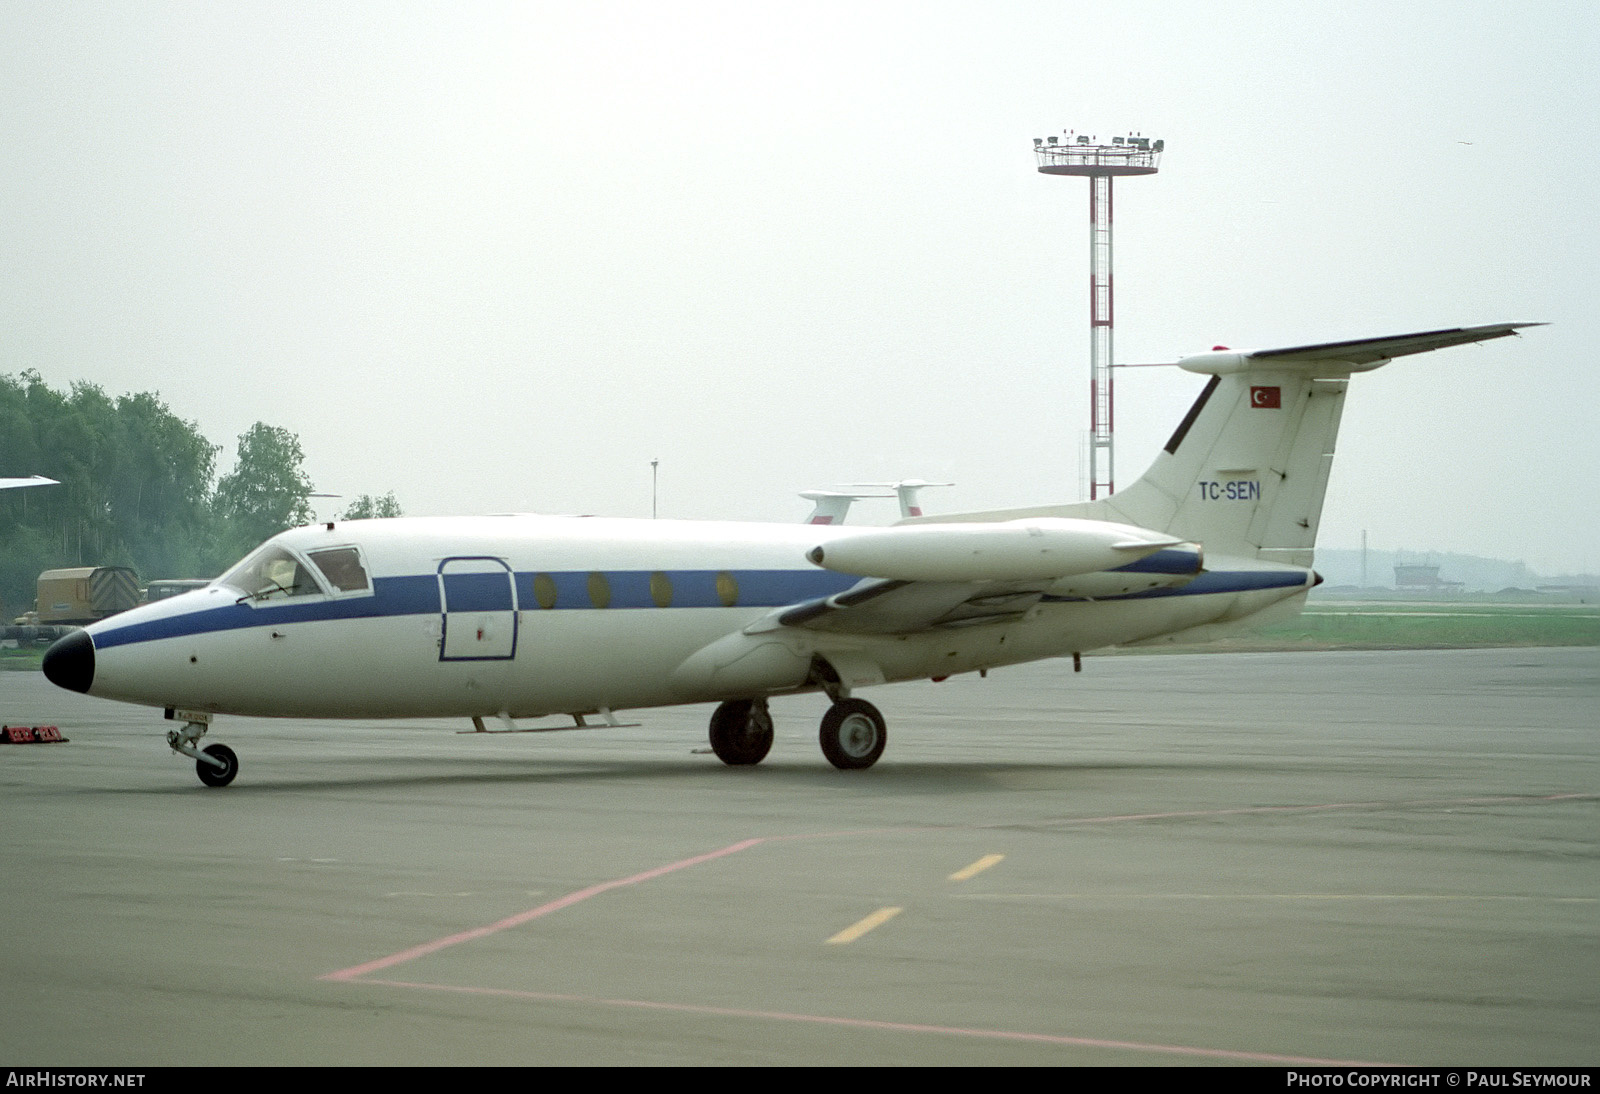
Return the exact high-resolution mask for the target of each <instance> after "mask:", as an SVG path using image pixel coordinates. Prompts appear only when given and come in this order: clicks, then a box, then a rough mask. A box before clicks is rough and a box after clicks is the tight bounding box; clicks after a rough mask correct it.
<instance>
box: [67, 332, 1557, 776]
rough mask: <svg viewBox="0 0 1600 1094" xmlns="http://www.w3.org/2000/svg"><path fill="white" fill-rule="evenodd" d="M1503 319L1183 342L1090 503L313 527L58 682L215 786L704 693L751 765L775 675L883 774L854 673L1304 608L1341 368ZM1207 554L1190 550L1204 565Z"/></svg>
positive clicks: (114, 621) (1023, 652)
mask: <svg viewBox="0 0 1600 1094" xmlns="http://www.w3.org/2000/svg"><path fill="white" fill-rule="evenodd" d="M1530 325H1533V324H1511V323H1508V324H1501V325H1497V326H1485V327H1471V328H1464V329H1454V330H1438V331H1428V332H1425V333H1420V334H1408V335H1400V336H1397V337H1392V338H1375V339H1367V340H1362V341H1355V342H1337V343H1330V344H1324V345H1312V346H1298V347H1293V348H1290V349H1275V350H1263V351H1255V352H1228V351H1223V350H1218V351H1214V352H1212V353H1206V354H1201V355H1199V356H1195V357H1189V358H1185V359H1184V360H1182V361H1180V362H1178V364H1179V365H1180V366H1181V367H1182V368H1185V369H1188V370H1189V371H1191V372H1197V373H1202V374H1205V375H1208V376H1210V377H1211V379H1210V381H1209V382H1208V383H1207V384H1206V387H1205V389H1204V390H1203V391H1202V392H1201V393H1200V396H1199V398H1198V399H1197V400H1196V401H1195V404H1194V406H1193V407H1192V408H1191V409H1190V410H1189V413H1188V414H1187V415H1185V417H1184V419H1183V421H1182V422H1181V423H1180V424H1179V425H1178V428H1177V431H1176V432H1175V433H1173V435H1172V439H1171V440H1170V441H1168V442H1167V445H1166V448H1165V450H1164V451H1163V452H1162V453H1161V454H1160V455H1158V456H1157V457H1156V461H1155V463H1154V464H1153V465H1152V466H1151V468H1150V470H1149V471H1148V472H1146V473H1145V475H1144V477H1143V478H1141V479H1139V480H1138V481H1137V482H1135V483H1134V484H1133V485H1131V486H1129V487H1128V488H1126V489H1125V490H1122V491H1120V492H1119V493H1117V494H1114V495H1112V496H1111V497H1108V498H1103V499H1100V500H1097V501H1091V502H1082V503H1078V504H1068V505H1052V506H1045V507H1041V508H1036V509H1010V510H1000V511H990V512H981V513H963V514H957V515H942V516H938V517H922V518H914V519H912V520H909V521H904V522H902V523H900V524H898V525H895V526H894V527H890V528H849V527H837V526H833V527H824V526H818V525H804V524H738V523H729V522H690V521H666V520H659V521H658V520H615V519H601V518H592V517H544V516H507V517H481V518H459V519H443V518H400V519H393V520H358V521H348V522H336V521H330V522H327V523H323V524H316V525H312V526H309V527H305V528H296V529H293V530H291V531H287V532H284V533H282V534H281V535H278V536H274V537H273V538H272V539H270V540H268V541H267V542H266V543H265V544H263V545H262V546H261V547H260V548H258V549H257V550H256V551H255V552H254V553H253V554H251V555H249V556H248V557H246V558H245V559H244V561H242V562H240V563H239V564H238V565H237V566H235V567H234V568H233V569H231V570H229V571H228V572H227V573H226V574H224V575H223V576H222V577H220V578H218V579H217V580H216V581H214V582H213V583H212V584H211V585H210V586H208V587H207V588H205V589H200V590H196V591H194V592H190V593H186V594H183V595H181V596H176V597H172V598H170V599H168V600H163V601H160V602H158V603H153V604H148V605H145V606H143V607H139V608H135V609H133V610H132V611H127V612H123V613H122V614H120V615H117V616H115V617H113V618H111V619H107V620H103V621H101V622H98V623H95V624H92V625H91V626H89V627H88V628H86V629H84V630H81V631H76V632H74V633H73V634H71V635H68V636H67V637H65V638H63V639H61V640H60V641H58V642H57V643H56V644H55V645H53V646H52V647H51V648H50V649H49V651H48V652H47V653H46V654H45V659H44V672H45V675H46V676H48V677H49V679H50V680H52V681H54V682H55V683H56V684H58V685H60V686H61V687H64V688H70V689H72V690H74V691H80V692H85V693H87V694H89V695H92V696H103V697H105V698H108V699H118V700H122V701H124V702H130V703H142V704H145V705H148V706H153V707H164V708H166V711H167V717H168V718H171V719H173V720H174V721H175V722H178V723H180V724H181V726H182V728H179V729H174V730H172V731H171V732H169V733H168V735H167V740H168V743H169V744H170V745H171V746H172V748H173V749H175V750H176V751H178V752H180V753H182V754H184V755H186V756H189V757H191V758H193V759H194V760H195V767H196V770H197V772H198V773H199V776H200V778H201V780H202V781H204V782H206V783H208V784H210V785H212V786H222V785H226V784H227V783H228V782H230V781H231V780H232V779H233V777H234V775H235V773H236V772H237V771H238V759H237V757H236V756H235V755H234V753H233V751H232V750H231V749H229V748H228V747H227V746H226V745H221V744H213V745H210V746H209V747H207V748H206V749H205V750H204V751H201V750H200V748H199V740H200V738H201V736H202V734H204V733H205V732H206V729H207V726H208V725H209V724H210V722H211V719H212V716H213V715H216V714H239V715H255V716H278V717H300V718H385V717H392V718H417V717H455V718H461V719H463V720H466V719H471V720H472V722H473V724H474V725H475V726H476V727H477V728H478V729H479V730H483V728H484V719H486V718H497V719H499V721H500V723H501V724H503V725H506V726H507V727H508V728H514V725H515V723H514V720H515V719H519V718H535V717H542V716H546V715H553V714H565V715H568V716H570V717H572V718H573V719H574V722H575V726H574V727H571V728H576V727H577V726H585V725H588V724H589V723H586V722H585V721H584V719H585V717H586V716H598V717H599V718H601V719H602V720H603V721H604V722H605V723H607V724H613V725H614V724H617V723H616V722H615V718H614V714H613V712H614V711H619V710H628V709H639V708H646V707H657V706H667V705H673V704H681V703H700V702H716V703H719V704H720V705H719V706H718V707H717V708H716V712H715V713H714V714H713V715H712V716H711V727H710V736H711V748H712V750H713V751H714V752H715V753H716V755H717V756H718V757H719V758H721V759H722V760H723V762H725V763H728V764H754V763H759V762H760V761H761V760H762V759H763V758H764V757H765V756H766V754H767V751H768V749H769V748H770V747H771V745H772V738H773V730H772V720H771V717H770V716H769V714H768V712H767V701H768V699H769V698H770V697H771V696H774V695H784V694H790V693H795V692H808V691H821V692H824V693H826V695H827V697H828V699H829V700H830V702H831V705H830V707H829V708H828V711H827V713H826V714H825V715H824V717H823V719H822V726H821V731H820V739H821V744H822V751H823V754H824V755H825V756H826V757H827V758H828V760H829V761H830V762H831V763H833V764H834V766H836V767H839V768H864V767H869V766H871V765H872V764H873V763H874V762H875V761H876V760H877V759H878V757H879V756H880V755H881V754H882V753H883V749H884V743H885V741H886V739H887V733H886V730H885V725H884V719H883V716H882V715H881V714H880V713H879V712H878V710H877V708H876V707H874V706H873V705H872V704H871V703H868V702H866V701H865V700H863V699H861V698H859V697H858V696H857V694H856V693H857V691H859V690H860V689H862V688H866V687H869V686H871V685H874V684H882V683H886V682H892V681H900V680H916V679H930V678H931V679H935V680H938V679H943V678H944V677H947V676H950V675H952V674H954V673H964V672H973V671H980V672H981V671H985V670H987V669H990V668H994V667H996V666H1000V665H1011V664H1017V663H1019V662H1024V661H1033V660H1037V659H1039V658H1046V657H1061V656H1065V655H1068V654H1073V655H1076V654H1077V653H1079V652H1081V651H1084V650H1092V649H1098V648H1101V647H1105V646H1113V645H1128V644H1139V643H1154V642H1174V641H1190V640H1202V639H1207V638H1211V637H1215V636H1218V635H1221V634H1225V633H1228V632H1230V631H1233V630H1236V629H1239V628H1241V627H1247V626H1254V625H1257V624H1260V623H1263V622H1268V621H1271V620H1273V619H1276V618H1280V617H1285V616H1292V615H1293V614H1294V613H1296V612H1297V611H1298V610H1299V608H1300V606H1301V604H1302V603H1303V602H1304V599H1305V596H1306V593H1307V592H1308V591H1309V590H1310V589H1311V588H1312V586H1313V585H1315V584H1317V583H1318V582H1319V581H1320V580H1321V579H1320V578H1319V577H1317V575H1316V574H1315V573H1314V572H1313V571H1312V570H1311V568H1310V567H1311V553H1312V545H1313V544H1314V542H1315V539H1316V530H1317V521H1318V517H1319V515H1320V513H1321V511H1322V499H1323V491H1324V489H1325V488H1326V486H1327V482H1328V470H1329V465H1330V462H1331V460H1332V453H1333V442H1334V435H1335V433H1336V432H1337V429H1338V425H1339V415H1340V410H1341V408H1342V407H1343V405H1344V395H1345V387H1346V385H1347V383H1348V381H1349V378H1350V376H1351V374H1353V373H1356V372H1363V371H1366V370H1369V369H1373V368H1377V367H1378V366H1380V365H1382V364H1384V363H1386V362H1387V361H1388V360H1389V359H1390V358H1393V357H1398V356H1402V355H1405V354H1412V353H1422V352H1424V351H1427V350H1435V349H1441V348H1443V347H1446V346H1455V345H1460V344H1464V343H1467V342H1482V341H1486V340H1488V339H1492V338H1501V337H1504V336H1506V335H1509V334H1513V333H1515V332H1516V330H1517V329H1518V328H1519V327H1521V326H1530ZM1202 551H1203V552H1204V555H1203V563H1202Z"/></svg>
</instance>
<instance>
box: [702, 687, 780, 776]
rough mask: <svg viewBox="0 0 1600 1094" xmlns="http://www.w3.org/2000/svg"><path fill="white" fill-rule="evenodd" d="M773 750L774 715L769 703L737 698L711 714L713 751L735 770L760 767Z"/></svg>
mask: <svg viewBox="0 0 1600 1094" xmlns="http://www.w3.org/2000/svg"><path fill="white" fill-rule="evenodd" d="M771 750H772V715H770V714H768V713H767V704H766V703H765V702H756V701H754V700H750V699H735V700H733V701H731V702H727V703H723V704H722V705H721V706H719V707H718V708H717V709H716V711H715V712H714V713H713V714H712V715H711V751H713V752H715V753H716V754H717V759H719V760H721V761H722V762H723V763H725V764H728V765H729V766H731V767H746V766H749V765H750V764H758V763H760V762H761V761H762V760H764V759H766V758H767V753H768V752H770V751H771Z"/></svg>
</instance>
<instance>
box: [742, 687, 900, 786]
mask: <svg viewBox="0 0 1600 1094" xmlns="http://www.w3.org/2000/svg"><path fill="white" fill-rule="evenodd" d="M817 737H818V740H819V741H820V743H821V745H822V754H823V755H824V756H826V757H827V758H828V762H829V763H831V764H832V765H833V766H834V767H837V768H839V769H840V770H843V771H849V770H858V769H860V768H864V767H871V766H872V765H873V764H875V763H877V762H878V757H879V756H882V755H883V747H884V745H886V744H888V743H889V729H888V726H887V725H886V724H885V723H884V720H883V715H882V714H880V713H879V712H878V708H877V707H875V706H873V705H872V704H871V703H869V702H867V701H866V700H865V699H839V700H837V701H836V702H835V703H834V704H833V705H832V706H831V707H829V708H828V713H826V714H824V715H823V716H822V727H821V729H820V730H819V732H818V734H817ZM771 748H772V715H771V714H769V713H768V712H767V701H766V700H765V699H735V700H733V701H731V702H727V703H723V704H722V705H721V706H719V707H718V708H717V709H716V712H715V713H713V714H712V715H711V751H712V752H715V753H716V754H717V759H719V760H721V761H722V762H723V763H725V764H728V765H729V766H731V767H743V766H747V765H749V764H758V763H760V762H761V761H762V760H764V759H766V756H767V753H768V752H769V751H770V750H771Z"/></svg>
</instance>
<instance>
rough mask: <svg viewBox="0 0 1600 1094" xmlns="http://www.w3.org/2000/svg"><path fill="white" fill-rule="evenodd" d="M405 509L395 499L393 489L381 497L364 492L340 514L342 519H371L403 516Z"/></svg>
mask: <svg viewBox="0 0 1600 1094" xmlns="http://www.w3.org/2000/svg"><path fill="white" fill-rule="evenodd" d="M403 516H405V511H404V510H402V509H401V508H400V503H399V502H398V501H395V500H394V491H393V490H391V491H389V492H388V493H387V494H385V495H383V497H381V498H375V497H373V496H372V495H371V494H362V495H361V496H360V497H358V498H356V500H355V501H353V502H351V503H350V504H349V505H347V506H345V509H344V512H342V513H340V514H339V519H340V520H370V519H372V518H373V517H403Z"/></svg>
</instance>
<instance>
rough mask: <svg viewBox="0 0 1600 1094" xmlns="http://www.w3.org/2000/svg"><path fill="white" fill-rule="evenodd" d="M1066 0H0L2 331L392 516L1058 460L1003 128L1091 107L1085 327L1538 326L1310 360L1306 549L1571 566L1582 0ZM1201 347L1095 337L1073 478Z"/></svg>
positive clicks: (1188, 384) (74, 374)
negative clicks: (1315, 452) (1314, 391)
mask: <svg viewBox="0 0 1600 1094" xmlns="http://www.w3.org/2000/svg"><path fill="white" fill-rule="evenodd" d="M1114 9H1115V10H1114V11H1113V5H1107V4H1103V3H1095V4H1087V3H1085V4H1079V3H1066V2H1056V3H1003V2H1001V3H995V2H988V3H932V2H928V3H908V4H897V3H861V2H855V3H845V4H831V3H794V4H787V5H782V6H781V7H780V6H777V5H765V4H751V3H747V2H746V3H727V4H721V3H664V2H657V3H597V2H592V0H584V2H581V3H579V2H571V3H544V4H541V3H507V4H493V3H461V2H452V3H448V4H446V3H430V4H405V3H396V2H391V0H384V2H376V0H375V2H372V3H342V4H341V3H327V2H319V3H307V4H296V3H286V2H274V3H267V4H246V3H222V4H218V3H211V2H203V3H193V4H169V3H156V2H143V3H108V2H96V3H73V2H62V3H50V4H39V3H33V2H17V0H0V285H3V291H0V371H3V372H17V371H21V370H22V369H25V368H33V369H37V370H38V371H39V372H40V373H42V374H43V375H44V377H45V378H46V379H47V380H48V381H50V382H51V383H52V384H55V385H58V386H62V387H65V386H66V385H67V384H68V383H70V382H71V381H74V380H89V381H92V382H94V383H98V384H101V385H102V386H104V387H105V388H106V389H107V390H108V391H109V392H110V393H112V394H120V393H122V392H125V391H130V390H157V391H159V392H160V393H161V395H162V397H163V398H164V399H165V400H166V401H167V402H168V404H169V405H170V406H171V407H172V409H173V410H174V411H175V412H176V413H177V414H178V415H180V416H181V417H184V418H187V419H192V420H194V421H196V422H198V423H199V425H200V426H201V428H202V429H203V430H204V431H205V432H206V434H207V435H208V436H210V437H211V439H212V440H213V441H215V442H217V443H219V444H221V445H223V446H224V454H223V459H222V462H223V465H224V466H226V465H227V464H228V463H229V462H231V459H232V455H233V451H234V447H235V444H236V443H237V437H238V435H239V434H240V433H242V432H243V431H244V430H245V429H247V428H248V427H249V426H250V424H251V423H252V422H255V421H257V420H264V421H267V422H269V423H271V424H274V425H281V426H284V427H287V428H289V429H291V430H293V431H295V432H296V433H298V434H299V436H300V439H301V442H302V444H303V445H304V447H305V449H306V453H307V469H308V470H309V471H310V473H311V475H312V476H313V478H314V480H315V482H316V485H317V488H318V489H319V490H325V491H329V492H333V493H338V494H343V495H347V496H354V495H355V494H359V493H364V492H370V493H382V492H384V491H387V490H393V491H394V492H395V494H396V495H397V496H398V498H399V500H400V502H401V504H402V505H403V506H404V507H405V509H406V511H407V512H408V513H412V514H434V513H457V512H460V513H479V512H502V511H513V510H539V511H547V512H587V513H603V514H608V515H637V516H648V515H649V512H650V466H649V464H650V460H651V459H652V458H659V459H660V461H661V477H660V483H661V485H660V491H661V492H660V500H661V512H662V515H663V516H684V517H729V518H737V519H756V520H798V519H800V518H801V517H802V516H803V515H804V514H805V513H806V512H807V509H808V506H807V503H805V502H803V501H801V500H800V499H799V498H798V497H796V496H795V494H796V492H797V491H799V490H802V489H805V488H808V487H825V486H828V485H830V484H835V483H840V482H848V481H854V480H861V479H869V480H870V479H891V478H902V477H923V478H929V479H953V480H955V481H956V482H957V483H958V484H959V485H958V486H956V487H955V488H953V489H949V490H944V491H940V492H937V493H930V494H929V496H928V497H927V498H926V502H927V504H928V508H929V509H930V511H934V510H937V509H972V508H987V507H994V506H1005V505H1021V504H1033V503H1045V502H1050V501H1072V500H1077V499H1078V498H1079V497H1081V496H1082V492H1081V491H1082V485H1081V481H1082V478H1083V473H1082V471H1081V470H1080V467H1079V463H1080V453H1081V452H1082V451H1083V450H1084V435H1085V433H1086V430H1087V426H1088V407H1087V401H1088V400H1087V394H1088V336H1087V328H1088V293H1087V283H1088V226H1087V205H1088V192H1087V184H1086V183H1084V182H1083V181H1082V180H1078V179H1060V178H1048V177H1045V176H1041V175H1039V174H1038V173H1037V172H1036V171H1035V169H1034V161H1033V154H1032V143H1033V142H1032V139H1033V138H1034V137H1042V136H1046V135H1048V134H1051V133H1059V132H1061V131H1062V130H1064V129H1068V128H1072V129H1076V130H1078V131H1080V132H1082V131H1088V132H1092V133H1097V134H1100V135H1102V136H1104V137H1109V136H1111V135H1113V134H1119V133H1124V132H1129V131H1132V130H1138V131H1140V132H1142V133H1144V134H1146V135H1150V136H1155V137H1161V138H1163V139H1165V141H1166V142H1167V152H1166V156H1165V158H1164V160H1163V163H1162V170H1161V173H1160V174H1159V175H1157V176H1156V177H1154V178H1143V179H1133V180H1126V181H1124V182H1123V183H1121V184H1119V185H1118V187H1117V192H1116V213H1117V222H1116V223H1117V229H1116V274H1117V280H1116V287H1117V322H1118V327H1117V343H1116V348H1117V357H1118V359H1119V360H1121V361H1128V362H1135V361H1138V362H1143V361H1162V360H1172V359H1174V358H1176V357H1178V356H1180V355H1182V354H1186V353H1191V352H1197V351H1202V350H1206V349H1209V348H1210V347H1211V346H1212V345H1214V344H1226V345H1229V346H1232V347H1235V348H1241V347H1269V346H1277V345H1293V344H1299V343H1304V342H1312V341H1325V340H1330V339H1339V338H1354V337H1361V336H1365V335H1379V334H1393V333H1400V332H1405V331H1412V330H1426V329H1431V328H1436V327H1448V326H1461V325H1471V324H1479V323H1493V322H1505V321H1535V320H1543V321H1548V322H1550V323H1552V324H1553V325H1552V326H1549V327H1545V328H1540V329H1538V330H1535V331H1532V332H1529V333H1528V334H1527V335H1526V336H1525V337H1523V338H1521V339H1507V340H1504V341H1501V342H1496V343H1493V344H1491V345H1488V346H1482V347H1476V346H1470V347H1463V348H1460V349H1453V350H1447V351H1443V352H1441V353H1438V354H1433V355H1428V356H1424V357H1412V358H1404V359H1402V360H1400V361H1398V362H1396V363H1394V364H1392V365H1390V366H1388V367H1386V368H1384V369H1382V370H1380V371H1379V372H1376V373H1372V374H1368V375H1363V376H1358V377H1357V378H1356V379H1355V381H1354V382H1353V383H1352V387H1351V395H1350V399H1349V402H1348V404H1347V408H1346V413H1345V419H1344V430H1343V432H1342V433H1341V435H1340V440H1339V449H1340V454H1339V458H1338V459H1337V460H1336V461H1335V465H1334V471H1333V482H1332V485H1331V487H1330V489H1329V494H1328V505H1327V509H1326V511H1325V516H1324V523H1323V532H1322V538H1321V543H1322V545H1324V546H1330V547H1352V546H1357V545H1359V542H1360V537H1361V532H1362V530H1363V529H1365V530H1367V531H1368V532H1369V534H1370V542H1371V545H1372V546H1373V547H1374V548H1394V547H1405V548H1410V549H1416V550H1429V549H1436V550H1441V551H1442V550H1455V551H1464V552H1471V553H1479V554H1485V555H1491V556H1497V557H1505V558H1514V559H1516V558H1520V559H1524V560H1526V561H1527V562H1528V564H1529V565H1531V566H1533V567H1534V568H1535V569H1538V570H1541V571H1544V572H1554V571H1558V570H1571V569H1580V568H1587V569H1589V570H1596V569H1600V550H1597V549H1596V546H1595V544H1596V542H1597V539H1600V486H1597V475H1600V423H1597V419H1600V367H1597V366H1596V363H1595V361H1594V360H1593V352H1592V349H1591V347H1593V346H1595V345H1596V343H1597V342H1600V318H1597V316H1596V299H1597V292H1596V290H1597V288H1600V257H1597V256H1600V231H1597V226H1596V208H1597V206H1600V194H1597V190H1600V186H1597V180H1600V125H1597V123H1596V114H1597V111H1596V109H1595V106H1594V103H1595V101H1596V99H1597V97H1600V96H1597V93H1600V80H1597V79H1596V77H1595V75H1594V71H1595V67H1594V66H1595V58H1596V57H1597V56H1600V7H1597V6H1596V5H1595V4H1594V3H1592V2H1578V0H1575V2H1570V3H1537V2H1534V3H1519V4H1506V3H1503V2H1496V3H1482V4H1475V3H1459V2H1450V3H1446V2H1438V3H1418V2H1411V3H1407V2H1404V0H1402V2H1398V3H1397V2H1394V0H1386V2H1382V3H1376V2H1375V3H1361V2H1351V0H1345V2H1342V3H1339V4H1311V3H1303V4H1299V3H1282V2H1275V3H1261V4H1255V3H1215V4H1213V3H1203V2H1189V3H1129V2H1123V3H1121V4H1118V5H1115V6H1114ZM1200 385H1201V378H1200V377H1197V376H1193V375H1191V374H1188V373H1183V372H1178V371H1176V370H1169V369H1146V370H1133V371H1128V372H1124V373H1122V374H1120V376H1119V385H1118V388H1117V395H1118V402H1117V426H1118V441H1117V469H1118V479H1119V482H1122V483H1124V484H1125V483H1127V482H1128V481H1131V479H1132V478H1133V477H1134V476H1136V475H1137V474H1138V473H1139V472H1140V471H1142V470H1143V468H1144V466H1145V465H1146V464H1147V463H1148V462H1149V460H1150V459H1151V458H1152V457H1153V455H1154V453H1155V452H1156V451H1157V450H1158V449H1159V447H1160V445H1161V444H1162V443H1164V442H1165V440H1166V438H1167V436H1168V435H1169V434H1170V432H1171V430H1172V428H1173V426H1174V425H1175V424H1176V422H1177V420H1178V418H1179V417H1181V415H1182V413H1183V411H1184V410H1185V409H1186V407H1187V405H1188V404H1189V402H1190V401H1191V400H1192V399H1193V397H1194V395H1195V393H1196V392H1197V391H1198V389H1199V387H1200ZM30 470H32V469H30V468H0V474H27V473H28V472H29V471H30ZM327 511H328V507H327V506H325V507H324V515H327ZM891 516H892V510H891V508H890V507H889V504H888V503H885V502H878V503H875V507H874V506H873V505H871V504H868V505H863V506H861V507H859V508H858V510H857V519H858V520H862V521H865V522H883V521H887V520H888V519H890V517H891Z"/></svg>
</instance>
